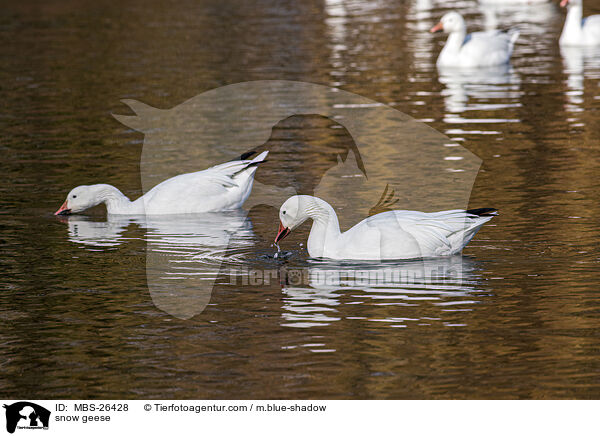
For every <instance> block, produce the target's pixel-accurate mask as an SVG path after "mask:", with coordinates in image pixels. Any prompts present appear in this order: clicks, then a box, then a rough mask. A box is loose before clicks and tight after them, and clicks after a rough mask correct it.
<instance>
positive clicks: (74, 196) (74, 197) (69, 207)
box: [54, 185, 102, 215]
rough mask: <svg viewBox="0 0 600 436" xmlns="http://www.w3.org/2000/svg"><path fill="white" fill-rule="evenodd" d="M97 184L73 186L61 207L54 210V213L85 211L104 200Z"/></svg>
mask: <svg viewBox="0 0 600 436" xmlns="http://www.w3.org/2000/svg"><path fill="white" fill-rule="evenodd" d="M94 186H97V185H92V186H88V185H81V186H78V187H76V188H73V189H72V190H71V192H69V195H67V199H66V200H65V202H64V203H63V204H62V206H61V207H60V209H58V210H57V211H56V212H54V215H69V214H71V213H77V212H83V211H84V210H86V209H89V208H90V207H94V206H97V205H98V204H100V203H101V202H102V201H101V199H100V198H99V197H98V195H97V192H96V191H97V190H96V189H94Z"/></svg>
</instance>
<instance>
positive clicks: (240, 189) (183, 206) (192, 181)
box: [55, 151, 269, 215]
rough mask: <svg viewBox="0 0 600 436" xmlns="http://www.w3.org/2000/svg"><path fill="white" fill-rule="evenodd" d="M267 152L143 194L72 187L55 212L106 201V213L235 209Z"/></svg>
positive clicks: (100, 186)
mask: <svg viewBox="0 0 600 436" xmlns="http://www.w3.org/2000/svg"><path fill="white" fill-rule="evenodd" d="M268 153H269V152H268V151H264V152H262V153H261V154H259V155H258V156H257V157H256V158H254V159H252V160H248V159H247V158H248V157H249V156H251V155H252V154H253V153H250V154H249V155H248V154H245V155H242V157H241V160H235V161H231V162H227V163H224V164H220V165H215V166H214V167H211V168H208V169H206V170H203V171H197V172H195V173H188V174H181V175H178V176H175V177H172V178H170V179H167V180H165V181H164V182H162V183H159V184H158V185H156V186H155V187H154V188H152V189H151V190H150V191H148V192H147V193H146V194H145V195H144V196H142V197H140V198H138V199H137V200H135V201H131V200H129V199H128V198H127V197H126V196H125V195H123V193H122V192H121V191H119V190H118V189H117V188H115V187H114V186H111V185H106V184H98V185H89V186H88V185H82V186H78V187H77V188H74V189H73V190H72V191H71V192H69V195H68V196H67V199H66V200H65V202H64V203H63V205H62V206H61V207H60V209H58V210H57V211H56V212H55V215H68V214H70V213H77V212H83V211H84V210H86V209H89V208H91V207H94V206H97V205H99V204H101V203H104V204H106V209H107V212H108V214H109V215H144V214H145V215H166V214H184V213H203V212H219V211H224V210H232V209H237V208H240V207H241V206H242V204H244V201H246V199H247V198H248V196H249V195H250V192H251V191H252V182H253V180H254V173H255V172H256V167H257V165H258V164H260V163H262V162H264V161H265V158H266V157H267V154H268Z"/></svg>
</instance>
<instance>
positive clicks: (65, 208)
mask: <svg viewBox="0 0 600 436" xmlns="http://www.w3.org/2000/svg"><path fill="white" fill-rule="evenodd" d="M70 210H71V209H69V206H67V200H65V202H64V203H63V204H62V206H61V207H60V209H58V210H57V211H56V212H54V215H67V214H68V213H69V211H70Z"/></svg>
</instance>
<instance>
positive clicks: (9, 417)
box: [4, 401, 50, 433]
mask: <svg viewBox="0 0 600 436" xmlns="http://www.w3.org/2000/svg"><path fill="white" fill-rule="evenodd" d="M4 408H5V409H6V431H8V432H9V433H14V432H15V430H16V429H28V430H36V429H44V430H47V429H48V423H49V422H50V411H49V410H48V409H45V408H44V407H42V406H38V405H37V404H35V403H30V402H29V401H19V402H17V403H13V404H10V405H6V404H5V405H4Z"/></svg>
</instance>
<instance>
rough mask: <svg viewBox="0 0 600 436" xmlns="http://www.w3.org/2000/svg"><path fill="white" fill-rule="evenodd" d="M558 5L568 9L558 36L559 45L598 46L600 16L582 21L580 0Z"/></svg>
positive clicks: (593, 16) (563, 2)
mask: <svg viewBox="0 0 600 436" xmlns="http://www.w3.org/2000/svg"><path fill="white" fill-rule="evenodd" d="M560 5H561V6H562V7H565V6H567V7H568V9H569V10H568V12H567V18H566V19H565V25H564V26H563V31H562V33H561V35H560V39H559V43H560V45H579V46H590V45H600V15H591V16H589V17H587V18H585V19H583V1H582V0H562V1H561V2H560Z"/></svg>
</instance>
